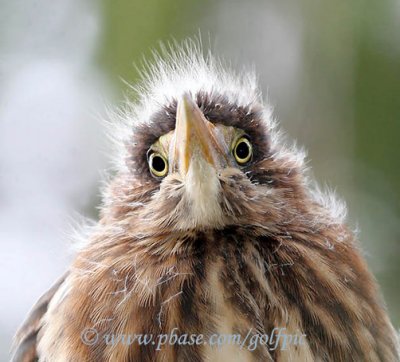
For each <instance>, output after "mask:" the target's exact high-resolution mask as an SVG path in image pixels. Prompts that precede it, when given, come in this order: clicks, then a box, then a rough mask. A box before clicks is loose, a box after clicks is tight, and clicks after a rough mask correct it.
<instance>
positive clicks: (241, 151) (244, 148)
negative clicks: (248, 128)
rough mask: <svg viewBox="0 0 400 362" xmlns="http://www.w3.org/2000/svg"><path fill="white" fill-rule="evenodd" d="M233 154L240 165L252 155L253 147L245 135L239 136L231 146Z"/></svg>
mask: <svg viewBox="0 0 400 362" xmlns="http://www.w3.org/2000/svg"><path fill="white" fill-rule="evenodd" d="M233 156H234V157H235V160H236V162H237V163H239V164H240V165H243V164H245V163H247V162H249V161H250V160H251V157H252V156H253V147H252V146H251V143H250V141H249V140H248V139H247V138H246V137H242V138H239V140H238V141H237V142H236V144H235V147H234V148H233Z"/></svg>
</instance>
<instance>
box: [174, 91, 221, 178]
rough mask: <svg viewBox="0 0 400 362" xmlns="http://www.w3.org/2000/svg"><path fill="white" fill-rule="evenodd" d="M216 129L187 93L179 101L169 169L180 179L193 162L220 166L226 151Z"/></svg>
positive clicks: (215, 166)
mask: <svg viewBox="0 0 400 362" xmlns="http://www.w3.org/2000/svg"><path fill="white" fill-rule="evenodd" d="M221 141H222V140H221V139H220V137H218V133H217V130H216V127H215V126H214V125H213V124H212V123H211V122H209V121H208V120H207V119H206V118H205V117H204V115H203V113H202V112H201V110H200V108H199V107H198V106H197V104H196V103H195V102H194V101H193V100H192V98H191V97H190V95H189V94H184V95H183V96H182V98H181V99H180V100H179V102H178V108H177V113H176V126H175V135H174V146H173V153H172V155H173V160H172V167H173V168H174V171H178V172H179V173H180V174H181V175H182V176H183V177H185V176H186V174H187V173H188V171H189V168H190V166H191V164H192V163H194V162H195V163H196V164H208V165H210V166H212V167H213V168H214V169H217V168H219V167H221V162H222V161H223V159H224V154H225V150H224V147H223V142H221Z"/></svg>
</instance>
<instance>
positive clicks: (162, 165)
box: [149, 153, 168, 177]
mask: <svg viewBox="0 0 400 362" xmlns="http://www.w3.org/2000/svg"><path fill="white" fill-rule="evenodd" d="M149 167H150V171H151V173H152V174H153V175H154V176H156V177H164V176H165V175H166V174H167V173H168V162H167V160H166V159H165V158H164V157H163V156H161V155H160V154H159V153H152V154H151V155H150V157H149Z"/></svg>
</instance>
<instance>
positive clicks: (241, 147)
mask: <svg viewBox="0 0 400 362" xmlns="http://www.w3.org/2000/svg"><path fill="white" fill-rule="evenodd" d="M249 153H250V149H249V145H248V144H247V143H246V142H244V141H242V142H240V143H239V144H238V145H237V146H236V156H237V157H238V158H240V159H242V160H243V159H245V158H246V157H248V156H249Z"/></svg>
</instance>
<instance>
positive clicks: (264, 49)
mask: <svg viewBox="0 0 400 362" xmlns="http://www.w3.org/2000/svg"><path fill="white" fill-rule="evenodd" d="M199 33H201V34H202V38H203V43H204V44H205V46H206V47H207V46H208V45H210V46H211V48H212V49H213V50H214V53H216V54H217V55H220V56H222V57H224V58H226V59H227V60H229V61H231V62H232V64H233V65H237V67H241V66H242V65H243V64H244V65H248V66H253V65H254V66H255V68H256V70H257V72H258V74H259V79H260V83H261V87H262V89H263V92H264V96H265V97H266V98H267V99H268V101H269V102H270V103H271V104H272V105H273V106H274V109H275V112H274V114H275V117H276V118H278V119H279V120H280V122H281V125H282V128H284V129H285V130H286V132H287V134H288V135H289V136H290V137H291V138H293V139H296V140H297V141H298V144H300V145H304V146H305V147H306V148H307V150H308V154H309V165H310V166H312V167H313V169H312V174H313V175H314V177H315V178H316V179H317V180H318V181H319V183H320V184H321V185H322V186H324V185H326V186H328V187H330V188H331V189H334V190H336V191H337V193H338V195H340V196H341V197H342V198H343V199H345V200H346V201H347V203H348V207H349V223H350V225H351V226H352V227H353V228H355V227H357V228H358V229H359V230H360V239H361V244H362V248H363V250H364V251H365V255H366V257H367V260H368V263H369V265H370V267H371V269H372V271H373V272H374V274H375V276H376V278H377V279H378V281H379V283H380V285H381V287H382V290H383V294H384V296H385V299H386V302H387V304H388V309H389V312H390V315H391V318H392V321H393V323H394V325H395V327H396V328H399V327H400V292H399V281H398V280H399V278H400V262H399V259H400V161H399V158H400V152H399V141H398V136H399V135H400V1H398V0H381V1H379V2H377V1H373V0H359V1H351V2H349V1H344V0H343V1H342V0H339V1H334V2H332V1H331V2H327V1H324V2H315V1H311V0H292V1H289V0H279V1H278V0H268V1H266V0H259V1H257V0H251V1H249V0H247V1H234V0H218V1H211V0H208V1H195V0H148V1H146V2H144V1H139V0H113V1H111V0H103V1H101V0H98V1H95V0H92V1H89V0H86V1H83V0H58V1H51V0H38V1H34V0H28V1H27V0H0V243H1V245H0V246H1V249H0V250H1V258H0V271H1V274H0V288H1V289H0V297H1V307H0V313H1V314H0V360H2V361H3V360H7V354H8V352H7V351H8V350H9V346H10V341H11V337H12V335H13V333H14V332H15V330H16V328H17V326H18V325H19V324H20V323H21V322H22V320H23V319H24V317H25V315H26V313H27V312H28V311H29V309H30V307H31V306H32V304H33V302H34V301H35V300H36V299H37V298H38V297H39V296H40V295H41V294H42V293H43V292H44V291H45V290H46V289H47V288H48V287H49V286H50V284H51V283H52V282H53V281H54V280H55V279H56V278H57V277H58V276H59V275H60V274H61V273H62V272H63V271H64V270H65V268H66V266H67V265H68V263H69V260H70V258H71V255H72V252H71V248H70V242H69V236H68V235H69V234H70V232H71V230H72V226H73V225H75V224H76V223H79V222H80V221H79V220H80V218H81V216H79V215H82V216H84V217H89V218H93V219H96V217H97V209H96V207H97V206H98V205H99V201H100V198H99V185H100V183H101V180H102V178H103V177H104V174H105V173H106V170H107V167H108V162H109V158H108V153H109V147H108V143H107V140H106V137H105V135H104V127H103V125H102V122H101V119H102V118H103V117H104V114H105V111H106V108H107V107H111V108H112V107H116V106H118V105H119V104H121V102H122V101H123V99H124V92H126V90H127V87H126V85H124V83H123V81H122V79H124V80H126V81H128V82H130V83H135V82H137V81H138V74H137V72H136V70H135V67H134V66H133V63H134V62H135V63H140V61H141V59H142V56H143V55H145V56H146V55H147V56H148V55H149V54H150V49H151V48H154V47H157V44H158V42H159V41H160V40H161V41H168V40H171V37H174V38H175V39H177V40H181V39H184V38H186V37H188V36H195V35H198V34H199Z"/></svg>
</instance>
